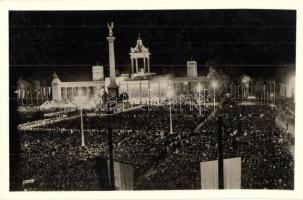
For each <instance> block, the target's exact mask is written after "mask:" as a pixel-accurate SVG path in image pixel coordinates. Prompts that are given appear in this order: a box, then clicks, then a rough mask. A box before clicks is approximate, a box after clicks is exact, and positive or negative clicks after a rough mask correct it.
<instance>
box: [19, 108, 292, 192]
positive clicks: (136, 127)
mask: <svg viewBox="0 0 303 200" xmlns="http://www.w3.org/2000/svg"><path fill="white" fill-rule="evenodd" d="M174 108H175V109H172V124H173V133H172V134H170V118H169V109H167V107H153V109H150V110H148V109H144V110H142V109H139V110H132V111H128V112H121V113H119V114H112V115H111V116H110V121H111V128H112V133H113V144H114V159H115V160H116V161H120V162H125V163H129V164H132V165H133V166H134V168H135V177H134V178H135V181H134V184H135V185H134V189H137V190H140V189H145V190H148V189H200V188H201V183H200V162H202V161H209V160H215V159H217V118H216V117H213V118H209V120H208V121H206V122H205V119H206V118H207V117H208V116H209V115H210V114H211V113H212V112H213V107H209V108H205V109H203V111H202V115H199V112H198V109H197V107H195V108H192V107H189V106H188V105H176V106H175V107H174ZM179 108H181V109H179ZM217 109H218V110H217V111H216V116H218V115H221V116H222V117H223V120H224V130H225V131H224V157H225V158H230V157H241V160H242V176H241V182H242V186H241V187H242V188H245V189H259V188H262V189H264V188H267V189H293V184H294V183H293V181H294V174H293V173H294V171H293V170H294V169H293V168H294V161H293V157H292V155H291V154H290V153H289V151H288V148H287V145H288V144H287V142H286V141H287V140H286V139H285V137H286V136H285V133H284V132H283V131H281V130H279V129H278V128H277V126H276V125H275V121H274V113H273V110H272V109H270V107H268V106H261V105H251V106H244V105H243V106H242V105H241V106H239V105H238V106H237V105H235V106H227V107H223V108H217ZM108 120H109V119H108V116H106V115H105V116H89V115H86V114H85V113H84V117H83V125H84V127H83V128H84V134H85V145H86V146H85V147H81V131H80V117H76V118H74V119H71V120H68V121H58V122H57V123H55V124H44V125H41V126H39V127H38V128H36V129H33V130H23V131H21V141H22V142H21V147H22V156H21V158H22V163H23V168H22V177H23V178H24V179H30V178H33V179H35V182H34V183H33V184H31V185H30V186H28V187H30V188H29V189H30V190H98V189H100V188H99V187H100V186H99V184H98V179H97V175H96V169H95V161H94V158H95V157H97V156H102V157H107V152H108V145H107V139H108V138H107V129H108ZM202 122H204V123H203V126H202V127H200V130H199V131H198V132H195V131H194V129H196V127H197V126H198V125H199V124H200V123H202Z"/></svg>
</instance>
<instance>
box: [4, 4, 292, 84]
mask: <svg viewBox="0 0 303 200" xmlns="http://www.w3.org/2000/svg"><path fill="white" fill-rule="evenodd" d="M110 21H113V22H114V23H115V27H114V30H113V32H114V36H115V37H116V40H115V55H116V68H117V69H118V70H119V72H121V73H127V72H129V71H130V59H129V52H130V47H134V46H135V44H136V40H137V38H138V33H141V38H142V39H143V44H144V45H145V46H146V47H149V49H150V51H151V61H150V62H151V71H153V72H157V73H158V74H163V73H169V72H170V73H175V74H176V76H185V75H186V61H187V60H189V59H190V58H192V59H194V60H196V61H197V62H198V71H199V74H200V75H205V74H206V73H207V68H206V66H205V65H206V63H207V61H209V60H216V62H217V63H218V65H219V66H221V68H222V69H223V70H224V71H225V72H226V73H229V74H231V75H234V76H236V75H239V74H241V73H247V74H250V75H252V76H260V75H262V76H271V75H274V74H275V72H276V71H279V70H288V68H289V67H287V66H286V65H292V66H294V64H295V47H296V45H295V44H296V41H295V38H296V12H295V11H286V10H284V11H282V10H171V11H167V10H162V11H10V13H9V26H10V27H9V45H10V46H9V53H10V55H9V56H10V58H9V61H10V78H11V81H12V82H11V84H14V82H15V80H16V79H18V78H19V77H21V76H22V77H23V78H33V79H39V80H41V81H42V84H46V85H47V84H49V81H50V80H51V79H52V76H51V74H52V73H53V71H56V72H57V73H58V75H59V78H61V79H62V80H68V81H72V80H89V79H91V76H92V75H91V66H92V65H95V64H96V63H97V62H98V63H99V64H101V65H104V66H105V75H107V74H108V44H107V40H106V36H107V34H108V30H107V25H106V23H107V22H110Z"/></svg>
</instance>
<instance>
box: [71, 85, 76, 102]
mask: <svg viewBox="0 0 303 200" xmlns="http://www.w3.org/2000/svg"><path fill="white" fill-rule="evenodd" d="M71 96H72V97H71V101H74V98H75V93H74V88H73V87H72V94H71Z"/></svg>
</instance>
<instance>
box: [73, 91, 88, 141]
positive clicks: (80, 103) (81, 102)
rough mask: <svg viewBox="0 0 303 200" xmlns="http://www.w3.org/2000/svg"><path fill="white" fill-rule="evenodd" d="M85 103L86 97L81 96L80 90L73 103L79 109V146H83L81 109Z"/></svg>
mask: <svg viewBox="0 0 303 200" xmlns="http://www.w3.org/2000/svg"><path fill="white" fill-rule="evenodd" d="M85 101H87V97H86V96H84V95H83V92H82V90H80V91H79V92H78V96H76V97H75V99H74V102H75V104H76V105H77V107H78V108H79V109H80V121H81V122H80V128H81V146H82V147H84V146H85V138H84V131H83V107H84V104H85Z"/></svg>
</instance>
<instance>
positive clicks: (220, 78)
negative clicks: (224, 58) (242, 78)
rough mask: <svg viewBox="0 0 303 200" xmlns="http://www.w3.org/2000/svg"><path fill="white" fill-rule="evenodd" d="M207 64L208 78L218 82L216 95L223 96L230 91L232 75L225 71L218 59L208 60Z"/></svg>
mask: <svg viewBox="0 0 303 200" xmlns="http://www.w3.org/2000/svg"><path fill="white" fill-rule="evenodd" d="M206 66H207V67H208V74H207V78H209V79H211V81H215V82H216V83H217V88H216V96H218V97H223V96H224V95H225V94H226V93H228V92H229V90H230V86H231V85H232V83H231V81H230V77H229V76H228V75H227V74H224V73H223V71H222V70H221V69H220V67H219V64H218V62H217V61H216V60H210V61H208V62H207V63H206Z"/></svg>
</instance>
